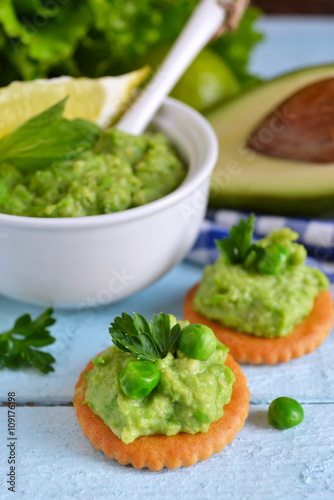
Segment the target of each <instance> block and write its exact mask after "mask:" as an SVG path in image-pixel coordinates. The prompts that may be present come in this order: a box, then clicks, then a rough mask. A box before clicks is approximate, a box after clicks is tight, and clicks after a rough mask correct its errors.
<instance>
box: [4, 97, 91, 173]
mask: <svg viewBox="0 0 334 500" xmlns="http://www.w3.org/2000/svg"><path fill="white" fill-rule="evenodd" d="M67 99H68V98H65V99H63V100H62V101H60V102H58V103H57V104H55V105H54V106H51V107H50V108H48V109H46V110H45V111H43V112H42V113H39V114H38V115H36V116H34V117H33V118H30V120H27V121H26V122H24V123H23V124H22V125H20V126H19V127H18V128H16V129H15V130H13V132H11V133H10V134H8V135H6V136H5V137H3V138H1V139H0V163H10V164H11V165H13V166H14V167H16V168H18V169H19V170H21V171H22V172H33V171H35V170H39V169H42V168H45V167H48V166H50V164H51V163H53V162H55V161H65V160H70V159H71V158H74V157H76V156H79V155H80V154H81V153H83V152H85V151H89V150H91V149H92V148H93V147H94V145H95V144H96V142H97V140H98V139H99V137H100V135H101V129H100V128H99V127H98V126H97V125H95V124H94V123H91V122H89V121H86V120H81V119H77V120H66V119H65V118H62V115H63V112H64V109H65V105H66V101H67Z"/></svg>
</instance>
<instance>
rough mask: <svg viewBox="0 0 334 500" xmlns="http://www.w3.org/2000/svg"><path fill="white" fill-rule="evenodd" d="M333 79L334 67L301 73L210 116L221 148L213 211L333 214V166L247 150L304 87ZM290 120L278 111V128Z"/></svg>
mask: <svg viewBox="0 0 334 500" xmlns="http://www.w3.org/2000/svg"><path fill="white" fill-rule="evenodd" d="M333 77H334V64H332V65H326V66H317V67H312V68H305V69H301V70H298V71H295V72H293V73H289V74H286V75H283V76H280V77H278V78H275V79H274V80H271V81H269V82H265V83H262V84H260V85H258V86H257V87H255V88H252V89H250V90H248V91H247V92H245V93H243V94H241V95H239V96H238V97H236V98H234V99H233V100H231V101H229V102H228V103H227V104H225V105H224V106H223V107H222V108H220V109H219V110H217V111H215V112H214V113H211V114H210V115H209V116H208V119H209V121H210V123H211V124H212V126H213V128H214V130H215V132H216V134H217V137H218V141H219V147H220V152H219V157H218V162H217V165H216V167H215V170H214V172H213V175H212V177H211V187H210V206H212V207H226V208H234V209H241V210H251V211H258V212H266V213H276V214H283V215H301V216H307V217H332V216H333V215H334V163H325V164H324V163H316V162H305V161H296V160H288V159H281V158H275V157H271V156H267V155H264V154H261V153H258V152H256V151H254V150H253V149H250V148H248V146H247V142H248V140H249V137H250V136H251V134H252V132H253V131H254V130H255V129H256V128H257V127H258V125H259V124H260V123H261V122H262V121H263V120H264V119H265V118H266V116H268V115H269V114H270V113H272V112H273V111H274V110H275V109H276V108H277V107H278V106H279V105H280V104H281V103H282V102H283V101H285V100H286V99H287V98H288V97H290V96H291V95H293V94H294V93H295V92H297V91H298V90H300V89H302V88H303V87H306V86H308V85H310V84H312V83H315V82H317V81H320V80H324V79H327V78H333ZM289 119H290V117H289V112H288V110H287V111H286V113H284V112H283V113H282V112H279V113H277V115H276V116H275V125H276V126H279V125H284V123H288V121H289ZM333 120H334V117H333ZM272 132H274V130H273V131H269V134H270V133H272ZM333 140H334V138H333Z"/></svg>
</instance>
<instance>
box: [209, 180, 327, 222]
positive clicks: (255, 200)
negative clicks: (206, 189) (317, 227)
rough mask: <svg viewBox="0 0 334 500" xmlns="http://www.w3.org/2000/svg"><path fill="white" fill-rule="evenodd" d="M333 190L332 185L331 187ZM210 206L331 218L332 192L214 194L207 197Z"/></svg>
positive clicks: (274, 213) (273, 213) (272, 213)
mask: <svg viewBox="0 0 334 500" xmlns="http://www.w3.org/2000/svg"><path fill="white" fill-rule="evenodd" d="M333 190H334V187H333ZM209 206H210V207H211V208H228V209H233V210H244V211H246V212H257V213H265V214H270V215H277V214H279V215H286V216H291V217H293V216H300V217H317V218H319V219H327V218H330V219H332V218H333V217H334V193H333V195H330V196H323V197H321V196H317V195H315V196H312V197H311V196H310V197H307V198H306V197H305V198H295V199H293V198H285V197H284V196H283V195H282V196H277V197H276V198H271V197H269V196H268V197H265V196H256V197H255V196H245V195H244V194H243V195H242V196H240V197H239V196H229V195H224V194H222V195H215V196H210V197H209Z"/></svg>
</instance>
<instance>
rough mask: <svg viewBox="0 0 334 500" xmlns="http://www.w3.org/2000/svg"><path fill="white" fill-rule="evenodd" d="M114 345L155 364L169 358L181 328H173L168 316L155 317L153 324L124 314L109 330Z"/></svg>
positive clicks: (161, 314)
mask: <svg viewBox="0 0 334 500" xmlns="http://www.w3.org/2000/svg"><path fill="white" fill-rule="evenodd" d="M109 332H110V335H111V337H112V341H113V343H114V344H115V345H116V346H117V347H118V348H119V349H121V350H122V351H126V352H131V353H132V354H134V355H135V356H137V358H139V359H142V360H144V361H151V362H154V361H156V360H157V359H162V358H164V357H166V356H167V354H168V353H169V352H170V350H171V349H172V347H173V346H174V344H175V342H176V341H177V340H178V338H179V337H180V335H181V327H180V325H179V324H178V323H176V324H175V325H174V326H173V327H171V319H170V316H169V315H168V314H164V313H160V314H157V315H154V317H153V320H152V321H151V323H148V321H147V320H146V319H145V318H144V317H143V316H142V315H141V314H136V313H134V314H133V318H132V317H131V316H129V314H126V313H125V312H123V313H122V317H116V318H115V319H114V322H113V323H111V328H109Z"/></svg>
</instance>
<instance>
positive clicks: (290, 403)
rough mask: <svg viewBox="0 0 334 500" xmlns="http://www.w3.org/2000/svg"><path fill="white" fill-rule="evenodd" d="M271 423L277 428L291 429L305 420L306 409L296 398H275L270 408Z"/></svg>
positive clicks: (269, 417) (269, 418)
mask: <svg viewBox="0 0 334 500" xmlns="http://www.w3.org/2000/svg"><path fill="white" fill-rule="evenodd" d="M268 420H269V423H270V424H271V425H272V426H273V427H276V429H290V427H295V426H296V425H299V424H300V423H301V422H302V421H303V420H304V410H303V408H302V406H301V405H300V404H299V403H298V401H296V400H295V399H291V398H286V397H281V398H277V399H274V401H272V402H271V403H270V406H269V409H268Z"/></svg>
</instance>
